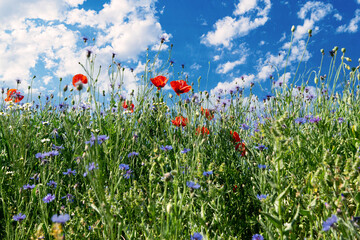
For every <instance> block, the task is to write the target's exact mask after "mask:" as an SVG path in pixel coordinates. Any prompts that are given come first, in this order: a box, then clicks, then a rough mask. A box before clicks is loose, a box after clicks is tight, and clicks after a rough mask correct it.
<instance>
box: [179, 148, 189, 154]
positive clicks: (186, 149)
mask: <svg viewBox="0 0 360 240" xmlns="http://www.w3.org/2000/svg"><path fill="white" fill-rule="evenodd" d="M189 151H191V149H190V148H184V150H182V151H181V153H184V154H185V153H187V152H189Z"/></svg>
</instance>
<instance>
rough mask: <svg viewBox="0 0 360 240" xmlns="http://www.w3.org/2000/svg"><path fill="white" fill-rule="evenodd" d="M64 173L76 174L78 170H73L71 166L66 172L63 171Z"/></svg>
mask: <svg viewBox="0 0 360 240" xmlns="http://www.w3.org/2000/svg"><path fill="white" fill-rule="evenodd" d="M63 174H64V175H69V176H70V175H71V174H72V175H75V174H76V170H71V168H68V170H67V171H66V172H63Z"/></svg>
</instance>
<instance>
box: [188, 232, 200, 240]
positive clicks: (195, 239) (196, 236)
mask: <svg viewBox="0 0 360 240" xmlns="http://www.w3.org/2000/svg"><path fill="white" fill-rule="evenodd" d="M202 239H203V236H202V235H201V234H200V233H198V232H195V233H194V234H193V235H190V240H202Z"/></svg>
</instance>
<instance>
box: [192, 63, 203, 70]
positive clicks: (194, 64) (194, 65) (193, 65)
mask: <svg viewBox="0 0 360 240" xmlns="http://www.w3.org/2000/svg"><path fill="white" fill-rule="evenodd" d="M200 68H201V65H199V64H197V63H193V64H192V65H191V66H190V69H194V70H199V69H200Z"/></svg>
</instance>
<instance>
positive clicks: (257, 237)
mask: <svg viewBox="0 0 360 240" xmlns="http://www.w3.org/2000/svg"><path fill="white" fill-rule="evenodd" d="M251 240H264V237H263V236H262V235H260V234H255V235H253V236H252V239H251Z"/></svg>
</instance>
